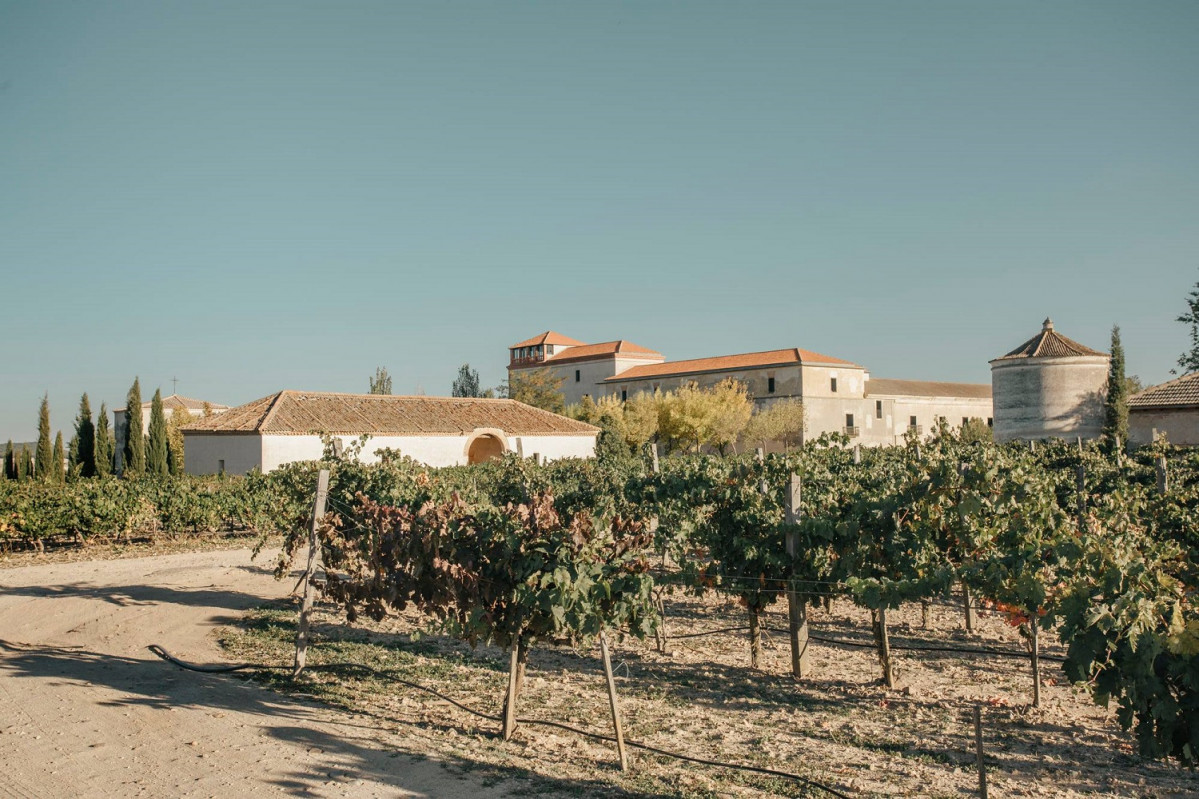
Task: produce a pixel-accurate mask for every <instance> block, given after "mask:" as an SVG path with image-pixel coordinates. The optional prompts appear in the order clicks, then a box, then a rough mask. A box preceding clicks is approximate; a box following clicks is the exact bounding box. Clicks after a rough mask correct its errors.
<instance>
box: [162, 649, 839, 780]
mask: <svg viewBox="0 0 1199 799" xmlns="http://www.w3.org/2000/svg"><path fill="white" fill-rule="evenodd" d="M146 648H147V649H149V650H150V651H151V652H153V653H154V654H155V655H157V656H158V657H160V658H162V659H163V660H165V661H167V662H168V663H172V664H174V665H175V666H178V667H179V668H181V669H185V670H187V671H197V672H200V673H202V674H229V673H232V672H237V671H245V670H247V669H257V670H260V671H290V670H291V666H270V665H263V664H258V663H236V664H231V665H228V666H201V665H198V664H196V663H188V662H187V661H185V660H180V659H179V658H177V657H175V656H174V655H172V654H171V653H170V652H167V651H166V650H165V649H163V648H162V647H161V646H159V645H158V644H151V645H150V646H148V647H146ZM305 668H306V669H308V670H309V671H364V672H368V673H370V674H372V675H374V676H377V677H385V678H387V679H388V680H391V681H392V682H396V683H399V684H400V685H405V686H407V687H409V688H414V689H416V690H418V691H424V692H425V693H427V694H431V695H433V696H435V697H437V698H438V699H441V700H443V701H445V702H449V703H450V704H451V705H453V706H454V707H456V708H458V709H460V710H464V711H466V712H467V713H470V714H471V715H473V716H478V717H479V718H481V719H486V720H487V721H503V718H502V717H500V716H493V715H491V714H490V713H483V712H482V711H479V710H475V709H474V708H472V707H468V706H466V705H464V704H462V703H461V702H459V701H457V700H455V699H451V698H450V697H448V696H446V695H445V694H443V693H441V692H440V691H437V690H435V689H433V688H429V687H428V686H425V685H421V684H420V683H415V682H412V681H411V680H405V679H403V678H402V677H397V676H395V673H394V672H392V671H391V670H386V671H384V670H380V669H376V668H372V667H371V666H367V665H366V664H363V663H326V664H320V665H313V666H306V667H305ZM516 721H517V722H518V723H520V724H528V725H530V726H534V725H537V726H542V727H556V728H558V729H561V730H566V731H568V732H573V733H575V734H577V735H582V736H584V737H586V738H594V739H596V740H599V741H606V742H608V743H615V742H616V739H615V738H614V737H612V736H610V735H601V734H600V733H597V732H589V731H587V730H583V729H580V728H578V727H572V726H570V725H569V724H563V723H561V722H558V721H546V720H543V719H526V718H519V717H518V718H517V719H516ZM625 745H626V746H630V747H632V748H634V749H641V750H643V751H646V752H651V753H653V754H656V755H661V756H663V757H670V758H674V759H675V760H683V761H686V762H688V763H698V764H700V765H704V766H714V767H716V768H727V769H734V770H736V771H747V772H751V773H754V774H766V775H768V776H771V777H783V778H785V779H789V780H794V781H795V782H798V783H800V784H802V785H806V786H808V787H810V788H818V789H819V790H822V791H824V792H825V793H828V794H831V795H832V796H836V797H838V799H850V797H849V794H846V793H842V792H841V791H839V790H837V789H836V788H832V787H830V786H828V785H825V784H823V783H820V782H816V781H815V780H811V779H808V778H807V777H801V776H800V775H798V774H792V773H790V772H787V771H778V770H776V769H772V768H764V767H762V766H746V765H742V764H739V763H724V762H721V761H719V760H707V759H705V758H702V757H691V756H690V755H681V754H679V753H678V752H670V751H668V750H666V749H659V748H657V747H656V746H650V745H649V744H643V743H638V742H637V741H630V740H628V739H627V738H626V739H625Z"/></svg>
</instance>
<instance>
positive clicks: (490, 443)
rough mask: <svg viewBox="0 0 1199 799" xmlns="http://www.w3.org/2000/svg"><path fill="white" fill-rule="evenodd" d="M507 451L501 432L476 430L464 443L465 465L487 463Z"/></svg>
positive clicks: (504, 437)
mask: <svg viewBox="0 0 1199 799" xmlns="http://www.w3.org/2000/svg"><path fill="white" fill-rule="evenodd" d="M507 451H508V445H507V442H506V436H505V435H504V432H503V431H502V430H476V431H475V432H474V434H472V435H471V437H470V438H469V439H468V440H467V442H466V462H467V463H487V462H488V461H493V460H496V459H498V458H500V457H502V456H503V454H504V453H505V452H507Z"/></svg>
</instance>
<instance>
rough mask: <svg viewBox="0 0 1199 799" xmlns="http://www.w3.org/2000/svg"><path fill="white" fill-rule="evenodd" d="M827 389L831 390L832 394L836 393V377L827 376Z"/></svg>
mask: <svg viewBox="0 0 1199 799" xmlns="http://www.w3.org/2000/svg"><path fill="white" fill-rule="evenodd" d="M829 390H830V391H832V392H833V393H834V394H836V393H837V378H835V377H830V378H829Z"/></svg>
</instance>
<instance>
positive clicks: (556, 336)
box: [508, 330, 583, 350]
mask: <svg viewBox="0 0 1199 799" xmlns="http://www.w3.org/2000/svg"><path fill="white" fill-rule="evenodd" d="M538 344H564V345H566V346H567V347H581V346H583V342H581V341H575V340H574V339H573V338H570V337H569V336H564V335H562V334H561V333H555V332H554V331H552V330H547V331H545V332H544V333H542V334H541V335H540V336H533V338H530V339H525V340H524V341H518V342H517V343H515V344H513V345H512V346H511V347H509V348H508V349H510V350H514V349H516V348H517V347H536V346H537V345H538Z"/></svg>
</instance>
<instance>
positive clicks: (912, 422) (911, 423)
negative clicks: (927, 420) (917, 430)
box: [908, 416, 916, 427]
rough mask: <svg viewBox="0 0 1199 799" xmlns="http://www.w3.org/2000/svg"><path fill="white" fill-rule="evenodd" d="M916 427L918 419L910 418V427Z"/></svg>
mask: <svg viewBox="0 0 1199 799" xmlns="http://www.w3.org/2000/svg"><path fill="white" fill-rule="evenodd" d="M915 426H916V417H915V416H909V417H908V427H915Z"/></svg>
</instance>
